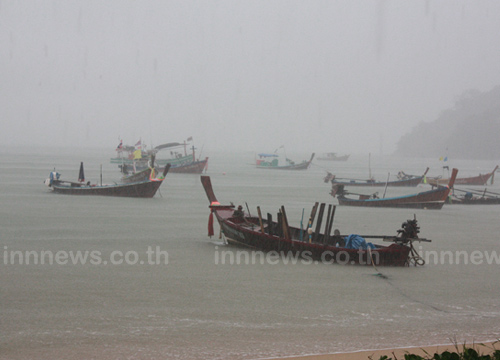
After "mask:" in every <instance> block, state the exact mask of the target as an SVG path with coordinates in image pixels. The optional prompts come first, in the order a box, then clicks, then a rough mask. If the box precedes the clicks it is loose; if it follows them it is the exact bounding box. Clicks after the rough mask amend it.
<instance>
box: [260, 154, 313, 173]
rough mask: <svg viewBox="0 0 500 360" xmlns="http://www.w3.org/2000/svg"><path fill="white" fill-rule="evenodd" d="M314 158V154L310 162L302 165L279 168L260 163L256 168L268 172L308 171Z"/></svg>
mask: <svg viewBox="0 0 500 360" xmlns="http://www.w3.org/2000/svg"><path fill="white" fill-rule="evenodd" d="M313 158H314V153H313V154H312V155H311V159H309V161H303V162H301V163H300V164H291V165H282V166H278V165H259V163H257V165H256V168H257V169H266V170H307V169H309V166H311V163H312V161H313Z"/></svg>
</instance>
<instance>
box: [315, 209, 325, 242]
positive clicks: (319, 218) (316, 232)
mask: <svg viewBox="0 0 500 360" xmlns="http://www.w3.org/2000/svg"><path fill="white" fill-rule="evenodd" d="M324 212H325V203H321V205H320V206H319V214H318V221H316V231H315V232H314V239H313V242H316V240H317V239H318V236H319V232H320V231H321V222H322V221H323V213H324Z"/></svg>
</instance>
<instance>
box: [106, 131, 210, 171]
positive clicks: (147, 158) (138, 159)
mask: <svg viewBox="0 0 500 360" xmlns="http://www.w3.org/2000/svg"><path fill="white" fill-rule="evenodd" d="M191 140H192V139H191ZM187 145H188V143H187V142H186V141H184V142H183V143H178V142H172V143H166V144H162V145H158V146H156V147H155V148H153V149H152V150H148V151H145V150H142V149H140V150H135V151H133V149H134V147H131V146H125V147H122V149H120V152H119V154H120V155H119V156H118V157H116V158H112V159H111V162H112V163H117V164H119V165H118V167H119V168H120V169H121V172H122V173H124V174H134V173H136V172H141V171H143V170H147V169H148V168H150V167H151V164H154V166H155V167H156V168H157V169H158V171H162V170H163V168H164V167H165V165H166V164H170V172H171V173H188V174H201V173H202V172H203V171H204V170H206V169H207V166H208V157H205V158H204V159H200V158H199V157H198V158H197V157H196V152H195V150H196V149H195V147H194V146H191V153H188V151H187ZM179 148H183V149H184V151H183V152H179V151H177V150H176V149H179ZM162 150H170V157H169V158H159V157H158V156H156V155H157V154H158V152H160V151H162ZM117 151H119V150H117ZM124 153H125V155H124ZM151 157H154V158H155V160H154V161H153V162H151Z"/></svg>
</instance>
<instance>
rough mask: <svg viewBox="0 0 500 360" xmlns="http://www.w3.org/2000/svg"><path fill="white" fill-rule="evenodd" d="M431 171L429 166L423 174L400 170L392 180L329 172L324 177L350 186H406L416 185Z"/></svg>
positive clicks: (328, 180)
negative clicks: (337, 175)
mask: <svg viewBox="0 0 500 360" xmlns="http://www.w3.org/2000/svg"><path fill="white" fill-rule="evenodd" d="M428 171H429V168H427V169H426V170H425V172H424V174H423V175H420V176H417V175H408V174H405V173H404V172H403V171H400V172H399V174H398V179H397V180H392V181H389V180H387V181H375V180H374V179H368V180H359V179H344V178H338V177H336V176H335V175H333V174H332V173H330V172H329V173H328V174H327V176H326V177H325V178H324V181H325V182H330V183H332V185H346V186H347V185H348V186H373V187H382V186H406V187H415V186H417V185H418V184H420V183H421V182H422V181H423V180H424V179H425V175H426V174H427V172H428Z"/></svg>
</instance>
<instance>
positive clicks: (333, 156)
mask: <svg viewBox="0 0 500 360" xmlns="http://www.w3.org/2000/svg"><path fill="white" fill-rule="evenodd" d="M349 156H351V155H350V154H349V155H341V156H338V155H337V154H336V153H334V152H330V153H326V154H325V155H324V156H321V157H318V160H322V161H347V160H348V159H349Z"/></svg>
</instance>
